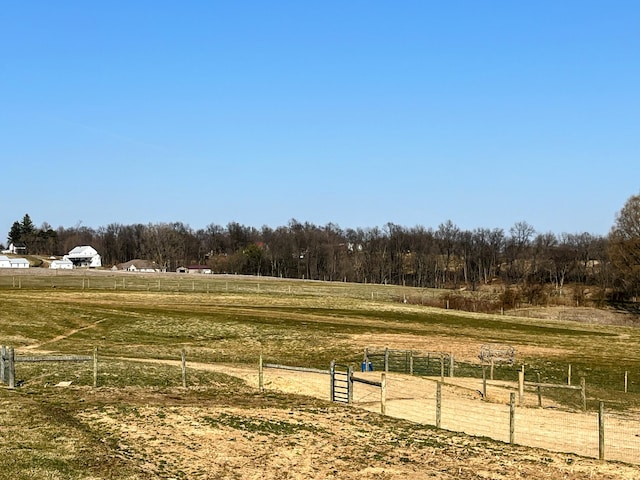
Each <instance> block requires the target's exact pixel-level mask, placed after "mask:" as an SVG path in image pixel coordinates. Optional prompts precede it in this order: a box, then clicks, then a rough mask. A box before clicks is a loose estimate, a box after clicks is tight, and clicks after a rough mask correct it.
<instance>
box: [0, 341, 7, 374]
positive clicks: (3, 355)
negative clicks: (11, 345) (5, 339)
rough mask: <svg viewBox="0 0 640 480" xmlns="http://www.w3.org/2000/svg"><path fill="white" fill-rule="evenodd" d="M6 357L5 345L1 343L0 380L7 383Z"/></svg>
mask: <svg viewBox="0 0 640 480" xmlns="http://www.w3.org/2000/svg"><path fill="white" fill-rule="evenodd" d="M6 358H7V347H6V346H5V345H2V348H1V349H0V382H2V383H7V371H6V370H5V368H4V367H5V361H6Z"/></svg>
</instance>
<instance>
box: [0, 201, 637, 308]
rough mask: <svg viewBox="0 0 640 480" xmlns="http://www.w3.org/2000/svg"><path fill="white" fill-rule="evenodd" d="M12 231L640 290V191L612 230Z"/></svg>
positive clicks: (12, 237) (291, 261) (178, 255)
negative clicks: (598, 231) (609, 231)
mask: <svg viewBox="0 0 640 480" xmlns="http://www.w3.org/2000/svg"><path fill="white" fill-rule="evenodd" d="M8 240H9V241H10V242H12V243H16V242H24V243H25V244H26V245H27V248H28V253H30V254H40V255H61V254H64V253H66V252H68V251H70V250H71V249H72V248H73V247H75V246H78V245H91V246H93V247H94V248H95V249H96V250H97V251H98V252H99V253H100V255H101V256H102V263H103V265H105V266H110V265H116V264H118V263H123V262H126V261H129V260H132V259H145V260H149V261H153V262H155V263H156V264H157V265H158V266H159V268H163V269H166V270H168V271H174V270H175V269H176V268H178V267H180V266H189V265H193V264H199V265H207V266H208V267H210V268H211V269H212V271H213V272H214V273H237V274H249V275H268V276H274V277H283V278H303V279H314V280H327V281H343V282H359V283H378V284H397V285H406V286H414V287H429V288H462V287H464V288H467V289H470V290H476V289H477V288H478V287H479V286H481V285H490V284H493V283H496V282H497V283H499V284H501V285H515V286H518V287H519V288H520V291H521V292H522V294H523V295H525V297H528V298H526V301H529V302H530V303H535V302H536V297H537V296H539V295H543V294H545V295H548V294H549V292H551V293H552V294H558V295H560V294H562V290H563V287H564V286H565V284H567V283H571V284H572V285H578V287H579V288H577V289H574V292H575V291H577V292H580V291H585V289H587V288H590V289H591V290H592V291H596V290H597V291H600V292H602V296H603V298H604V295H605V293H606V295H608V296H609V297H612V296H613V297H615V298H616V299H620V300H621V299H630V298H635V297H636V296H637V293H638V287H639V286H640V281H639V280H640V196H633V197H631V198H630V199H629V200H628V201H627V203H626V204H625V206H624V208H623V209H622V210H621V211H620V213H619V214H618V215H617V217H616V220H615V224H614V226H613V227H612V229H611V233H610V234H609V235H607V236H600V235H593V234H590V233H586V232H584V233H575V234H570V233H562V234H559V235H556V234H554V233H550V232H548V233H539V232H536V230H535V229H534V227H533V226H532V225H530V224H528V223H527V222H524V221H523V222H517V223H516V224H514V225H513V226H512V227H511V228H510V229H509V230H508V232H505V231H504V230H503V229H500V228H494V229H489V228H477V229H474V230H464V229H461V228H459V227H458V226H456V225H455V224H454V223H453V222H452V221H446V222H444V223H442V224H440V225H439V226H438V227H437V228H435V229H433V228H426V227H423V226H415V227H405V226H401V225H396V224H393V223H387V224H385V225H384V226H383V227H372V228H357V229H352V228H347V229H342V228H340V227H339V226H337V225H335V224H332V223H328V224H326V225H315V224H313V223H309V222H304V223H303V222H299V221H297V220H295V219H292V220H290V221H289V222H288V224H287V225H284V226H279V227H276V228H271V227H268V226H263V227H262V228H260V229H257V228H255V227H251V226H246V225H241V224H239V223H236V222H231V223H229V224H227V225H226V226H221V225H217V224H210V225H208V226H207V227H206V228H204V229H192V228H191V227H190V226H189V225H186V224H184V223H181V222H174V223H156V224H146V225H145V224H134V225H122V224H117V223H112V224H109V225H107V226H104V227H99V228H97V229H93V228H89V227H85V226H75V227H71V228H64V227H59V228H57V229H56V230H53V229H52V228H51V226H50V225H49V224H47V223H44V224H43V225H42V227H40V228H36V227H35V226H34V225H33V222H32V221H31V219H30V217H29V215H28V214H27V215H25V216H24V218H23V220H22V221H21V222H20V221H16V222H15V223H14V224H13V226H12V228H11V231H10V234H9V238H8ZM574 294H575V293H574ZM578 295H579V293H578Z"/></svg>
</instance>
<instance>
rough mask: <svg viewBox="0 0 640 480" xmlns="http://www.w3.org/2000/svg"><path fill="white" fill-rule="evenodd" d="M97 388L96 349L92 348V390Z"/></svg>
mask: <svg viewBox="0 0 640 480" xmlns="http://www.w3.org/2000/svg"><path fill="white" fill-rule="evenodd" d="M97 386H98V347H93V388H96V387H97Z"/></svg>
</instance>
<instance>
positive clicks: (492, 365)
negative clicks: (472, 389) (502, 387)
mask: <svg viewBox="0 0 640 480" xmlns="http://www.w3.org/2000/svg"><path fill="white" fill-rule="evenodd" d="M494 365H495V362H494V361H493V357H492V358H491V375H490V376H489V378H491V380H493V367H494Z"/></svg>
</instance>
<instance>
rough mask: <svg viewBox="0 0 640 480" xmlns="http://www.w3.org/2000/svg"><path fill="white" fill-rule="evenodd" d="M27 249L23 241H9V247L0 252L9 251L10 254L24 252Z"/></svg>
mask: <svg viewBox="0 0 640 480" xmlns="http://www.w3.org/2000/svg"><path fill="white" fill-rule="evenodd" d="M26 251H27V246H26V245H25V244H24V243H21V242H18V243H10V244H9V248H7V249H6V250H2V253H11V254H12V255H17V254H19V253H22V254H24V253H25V252H26Z"/></svg>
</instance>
